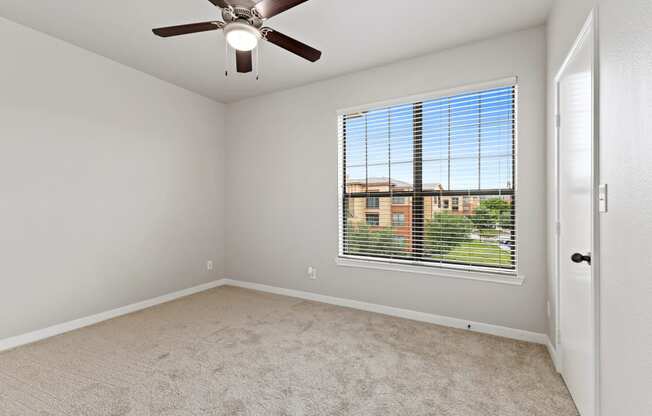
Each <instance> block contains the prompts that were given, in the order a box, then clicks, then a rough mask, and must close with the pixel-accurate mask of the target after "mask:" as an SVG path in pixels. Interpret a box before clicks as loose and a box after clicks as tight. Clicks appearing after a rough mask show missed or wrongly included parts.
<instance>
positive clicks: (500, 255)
mask: <svg viewBox="0 0 652 416" xmlns="http://www.w3.org/2000/svg"><path fill="white" fill-rule="evenodd" d="M444 260H450V261H456V262H463V263H466V262H469V263H474V264H486V265H491V266H511V257H510V253H509V251H508V250H503V249H502V248H500V247H499V246H498V243H496V242H488V241H469V242H467V243H463V244H461V245H459V246H458V247H456V248H455V249H454V250H452V251H451V252H450V253H448V254H446V255H445V256H444Z"/></svg>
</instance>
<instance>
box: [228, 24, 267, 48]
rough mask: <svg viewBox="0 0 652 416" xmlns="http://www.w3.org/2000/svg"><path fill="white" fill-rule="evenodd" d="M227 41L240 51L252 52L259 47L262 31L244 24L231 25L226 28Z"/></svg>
mask: <svg viewBox="0 0 652 416" xmlns="http://www.w3.org/2000/svg"><path fill="white" fill-rule="evenodd" d="M224 34H225V36H226V41H227V42H228V43H229V45H231V47H232V48H233V49H235V50H238V51H243V52H246V51H251V50H253V49H254V48H255V47H256V46H258V40H259V39H260V31H258V29H256V28H255V27H253V26H251V25H249V24H247V23H242V22H233V23H229V24H228V25H226V26H225V27H224Z"/></svg>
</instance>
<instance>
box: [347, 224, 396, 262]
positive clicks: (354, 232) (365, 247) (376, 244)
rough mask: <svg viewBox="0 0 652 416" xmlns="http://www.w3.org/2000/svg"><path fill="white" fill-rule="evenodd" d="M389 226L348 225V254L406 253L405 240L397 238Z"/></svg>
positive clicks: (383, 254) (391, 254)
mask: <svg viewBox="0 0 652 416" xmlns="http://www.w3.org/2000/svg"><path fill="white" fill-rule="evenodd" d="M397 237H398V236H396V235H395V234H394V231H393V230H392V229H391V228H389V227H382V228H379V227H373V228H372V227H370V226H369V225H360V226H355V225H353V224H351V223H350V222H349V223H348V225H347V237H346V252H347V254H354V255H355V254H358V255H368V256H369V255H370V256H374V255H376V256H398V255H405V250H406V247H405V241H404V240H402V239H399V238H397Z"/></svg>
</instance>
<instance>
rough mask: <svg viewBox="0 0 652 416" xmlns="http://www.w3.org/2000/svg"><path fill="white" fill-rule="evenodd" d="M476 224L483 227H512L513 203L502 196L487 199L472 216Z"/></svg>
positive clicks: (480, 227)
mask: <svg viewBox="0 0 652 416" xmlns="http://www.w3.org/2000/svg"><path fill="white" fill-rule="evenodd" d="M471 219H472V220H473V223H474V224H475V226H476V227H477V228H479V229H482V228H485V229H486V228H496V227H497V226H499V227H501V228H511V227H512V204H511V203H510V202H508V201H505V200H504V199H501V198H491V199H485V200H484V201H481V202H480V205H479V206H478V207H477V208H476V209H475V213H474V216H473V217H472V218H471Z"/></svg>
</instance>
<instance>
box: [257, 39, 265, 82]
mask: <svg viewBox="0 0 652 416" xmlns="http://www.w3.org/2000/svg"><path fill="white" fill-rule="evenodd" d="M262 46H263V45H260V44H259V45H258V47H257V48H256V81H258V80H259V79H260V49H261V48H262Z"/></svg>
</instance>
